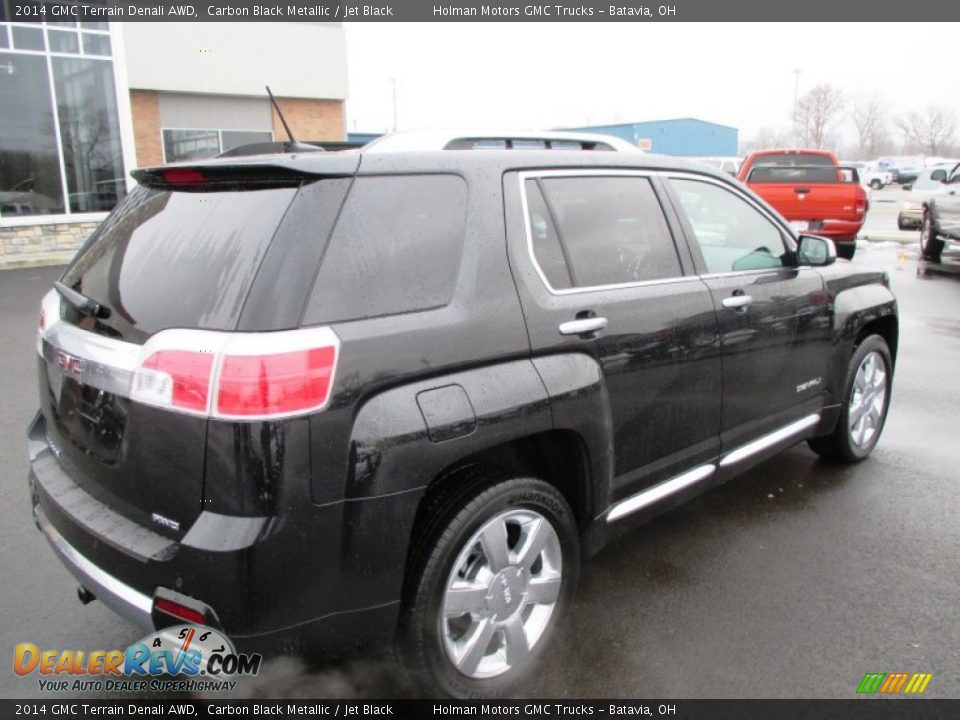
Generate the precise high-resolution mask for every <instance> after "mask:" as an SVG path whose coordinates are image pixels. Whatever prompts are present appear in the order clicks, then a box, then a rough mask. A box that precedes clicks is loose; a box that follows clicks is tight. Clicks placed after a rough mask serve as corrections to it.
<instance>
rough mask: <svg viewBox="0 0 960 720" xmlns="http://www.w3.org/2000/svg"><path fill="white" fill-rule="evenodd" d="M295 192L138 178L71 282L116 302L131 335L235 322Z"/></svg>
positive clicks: (123, 331) (118, 320) (118, 318)
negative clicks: (168, 184)
mask: <svg viewBox="0 0 960 720" xmlns="http://www.w3.org/2000/svg"><path fill="white" fill-rule="evenodd" d="M295 193H296V189H295V188H278V189H269V190H248V191H243V192H236V191H231V192H163V191H157V190H149V189H147V188H144V187H142V186H140V187H137V188H136V189H135V190H134V191H133V192H131V193H130V196H129V197H128V198H127V199H126V200H125V201H124V202H123V204H122V205H121V206H120V207H118V208H117V210H116V212H115V213H114V214H113V215H111V216H110V218H109V219H108V220H107V221H106V222H104V223H103V224H102V225H101V226H100V228H99V229H98V230H97V233H96V235H95V236H94V237H93V238H92V239H91V242H90V243H89V244H88V245H87V246H86V247H85V248H84V250H83V251H82V252H81V254H80V255H79V256H78V257H77V259H76V260H75V261H74V263H73V264H72V265H71V266H70V267H69V268H68V269H67V272H66V273H65V274H64V278H63V282H64V283H65V284H66V285H68V286H69V287H72V288H74V289H75V290H77V291H78V292H82V293H83V294H84V295H87V296H88V297H90V298H92V299H93V300H95V301H96V302H98V303H100V304H101V305H105V306H106V307H108V308H110V309H111V311H112V312H111V313H110V317H109V318H108V319H107V320H104V321H102V324H104V325H107V326H108V327H110V328H111V330H112V331H113V332H115V333H118V334H120V336H121V337H125V338H128V339H134V340H136V339H140V338H143V337H145V336H146V335H149V334H152V333H154V332H157V331H158V330H162V329H164V328H170V327H200V328H207V329H212V330H233V329H234V328H235V327H236V324H237V320H238V319H239V317H240V312H241V310H242V308H243V302H244V300H245V299H246V296H247V291H248V290H249V289H250V285H251V283H252V282H253V278H254V276H255V275H256V272H257V269H258V268H259V267H260V261H261V260H262V259H263V255H264V253H265V252H266V250H267V247H268V246H269V244H270V241H271V240H272V238H273V235H274V233H275V232H276V229H277V225H278V224H279V223H280V220H281V218H282V217H283V214H284V212H285V211H286V209H287V206H288V205H289V204H290V201H291V199H292V198H293V196H294V194H295Z"/></svg>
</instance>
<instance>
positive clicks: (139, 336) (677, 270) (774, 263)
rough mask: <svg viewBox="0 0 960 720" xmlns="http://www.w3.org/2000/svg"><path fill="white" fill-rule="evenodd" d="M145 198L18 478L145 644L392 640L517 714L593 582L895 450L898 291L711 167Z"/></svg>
mask: <svg viewBox="0 0 960 720" xmlns="http://www.w3.org/2000/svg"><path fill="white" fill-rule="evenodd" d="M414 140H415V142H414ZM417 148H419V149H417ZM430 148H432V149H430ZM497 148H499V149H497ZM520 148H524V151H522V152H521V151H520ZM134 175H135V177H136V178H137V180H138V181H139V183H140V185H139V186H138V187H137V188H136V189H135V190H134V191H133V192H132V193H131V194H130V195H129V196H128V197H127V198H126V200H124V201H123V202H122V203H121V205H120V206H119V207H118V208H117V209H116V210H115V211H114V212H113V213H112V214H111V215H110V216H109V218H108V219H107V220H106V221H105V222H104V223H103V224H102V225H101V227H100V228H99V229H98V230H97V232H96V233H95V234H94V236H93V237H91V238H90V240H89V242H87V244H86V245H85V246H84V247H83V249H82V250H81V252H80V253H79V255H78V256H77V258H76V259H75V260H74V262H73V263H72V264H71V265H70V267H69V268H68V269H67V270H66V272H65V273H64V275H63V277H62V279H61V281H60V282H59V283H58V284H57V287H56V289H55V290H52V291H51V292H50V293H49V294H48V295H47V296H46V297H45V298H44V300H43V305H42V313H41V315H40V328H39V332H38V335H37V353H38V355H39V362H38V371H39V381H40V404H41V410H40V413H39V414H38V415H37V417H36V419H35V420H34V421H33V423H32V426H31V428H30V431H29V454H30V467H31V470H30V489H31V493H32V497H33V507H34V513H35V515H36V520H37V524H38V525H39V527H40V529H41V530H42V531H43V533H44V535H45V536H46V538H47V539H48V540H49V541H50V543H51V545H52V546H53V548H54V550H55V551H56V553H57V554H58V555H59V556H60V559H61V560H62V561H63V563H64V564H65V565H66V566H67V567H68V568H69V569H70V571H71V572H72V573H73V574H74V575H75V576H76V578H77V579H78V581H79V583H80V584H81V586H82V589H81V597H82V598H83V599H89V598H90V597H91V594H92V595H94V596H96V597H97V598H99V599H100V600H101V601H103V602H104V603H105V604H107V605H108V606H110V607H111V608H113V609H114V610H116V611H117V612H118V613H120V614H122V615H124V616H126V617H127V618H129V619H130V620H132V621H133V622H135V623H136V624H138V625H140V626H142V627H144V628H160V627H164V626H169V625H173V624H179V623H183V622H184V621H186V622H193V623H202V624H206V625H209V626H212V627H216V628H219V629H222V630H223V631H225V632H226V633H227V634H229V635H230V636H231V637H232V638H233V639H234V640H235V641H236V642H237V644H238V646H239V647H240V648H241V649H244V648H246V649H255V650H259V651H270V652H273V651H278V652H284V651H291V652H296V651H301V650H302V651H307V650H312V651H317V650H319V652H321V653H325V654H339V653H342V652H345V651H346V650H349V649H352V648H354V647H356V646H365V645H369V644H371V643H377V642H382V641H383V640H384V639H389V640H391V641H393V640H394V639H396V640H397V647H398V648H399V651H400V652H401V653H402V654H403V656H404V662H405V665H406V666H407V667H409V668H411V669H412V670H413V671H414V673H416V675H417V676H418V677H420V678H422V679H424V680H425V681H426V682H427V683H430V684H431V686H432V687H433V688H434V689H435V690H438V691H440V692H445V693H449V694H453V695H478V694H496V693H497V692H498V691H501V690H502V689H503V688H504V687H505V686H507V685H509V684H510V683H512V682H514V681H516V680H517V679H519V678H520V677H522V676H523V674H524V673H525V672H526V671H527V670H529V669H530V668H531V667H532V666H533V665H534V663H535V662H536V660H537V658H538V657H539V656H541V655H542V654H543V652H544V649H545V647H546V646H547V643H548V640H549V638H550V635H551V634H552V632H553V631H554V630H555V628H556V627H557V625H558V623H560V622H561V621H562V620H561V618H562V617H563V615H564V612H565V611H566V610H567V607H568V606H569V604H570V602H571V598H572V597H573V594H574V590H575V587H576V583H577V576H578V567H579V564H580V561H581V558H583V557H588V556H590V555H592V554H594V553H596V552H597V551H598V550H599V549H600V548H601V547H602V546H603V545H604V544H605V543H606V542H607V541H609V540H610V539H611V538H613V537H614V536H615V535H617V534H618V533H619V532H622V531H623V530H624V529H625V528H629V527H630V526H632V525H634V524H636V523H639V522H642V521H644V520H647V519H649V518H651V517H652V516H654V515H656V514H658V513H661V512H663V511H665V510H667V509H669V508H671V507H673V506H675V505H677V504H679V503H681V502H683V501H685V500H687V499H689V498H691V497H692V496H694V495H696V494H698V493H701V492H703V491H704V490H707V489H708V488H711V487H713V486H715V485H717V484H719V483H722V482H725V481H726V480H729V479H730V478H732V477H734V476H735V475H737V474H738V473H740V472H742V471H743V470H744V469H746V468H749V467H751V466H752V465H755V464H756V463H758V462H760V461H762V460H764V459H766V458H769V457H771V456H772V455H774V454H776V453H778V452H780V451H782V450H783V449H785V448H787V447H790V446H792V445H794V444H795V443H798V442H800V441H804V440H806V441H808V442H809V444H810V447H812V448H813V450H815V451H816V452H817V453H819V454H821V455H824V456H828V457H831V458H836V459H838V460H841V461H848V462H853V461H858V460H862V459H863V458H865V457H866V456H867V455H868V454H869V453H870V451H871V450H872V449H873V447H874V445H875V444H876V442H877V439H878V437H879V435H880V432H881V429H882V427H883V423H884V419H885V416H886V413H887V407H888V403H889V399H890V391H891V380H892V375H893V367H894V357H895V353H896V347H897V332H898V328H897V325H898V321H897V307H896V300H895V299H894V297H893V295H892V294H891V292H890V289H889V284H888V278H887V276H886V275H885V273H883V272H882V271H878V270H873V269H869V268H866V267H861V266H857V265H852V264H850V263H848V262H844V261H840V262H834V261H835V258H836V256H835V253H834V249H833V245H832V243H831V242H830V241H829V240H824V239H822V238H817V237H813V236H803V237H800V238H799V241H798V239H797V238H796V237H795V236H794V235H793V233H792V231H791V229H790V226H789V225H788V224H787V223H786V222H785V221H784V220H783V219H782V218H781V217H780V216H779V215H778V214H777V213H776V212H775V211H774V210H772V209H771V208H770V207H769V206H768V205H766V204H765V203H764V202H763V201H762V200H760V199H758V198H757V197H756V196H755V195H754V194H752V193H751V192H750V191H749V190H747V189H746V188H744V187H743V186H742V185H740V184H738V183H737V182H736V181H735V180H733V179H732V178H730V177H729V176H728V175H727V174H725V173H721V172H719V171H716V172H715V171H712V170H710V169H709V168H707V167H706V166H704V165H701V164H697V163H688V162H685V161H683V160H680V159H677V158H666V157H655V156H652V155H645V154H643V153H640V152H638V151H634V152H625V151H622V148H621V147H620V146H619V145H618V144H617V143H613V142H611V143H607V142H604V141H596V140H594V139H590V138H588V139H586V140H584V139H582V138H581V139H578V136H560V137H558V136H552V135H546V136H544V137H542V138H541V139H537V138H531V137H522V138H509V137H452V136H451V137H439V136H438V137H435V138H433V140H430V136H429V135H423V136H417V137H414V138H413V139H412V140H411V138H410V137H405V136H404V135H403V134H400V135H397V136H393V137H387V138H385V139H383V140H382V141H380V142H378V143H375V144H373V145H371V146H368V147H367V148H365V149H363V150H361V151H359V152H343V153H333V152H328V153H323V152H316V153H305V152H298V153H295V154H276V155H268V156H259V157H231V158H222V159H215V160H210V161H205V162H201V163H194V164H185V165H176V166H167V167H159V168H151V169H145V170H138V171H136V172H135V173H134Z"/></svg>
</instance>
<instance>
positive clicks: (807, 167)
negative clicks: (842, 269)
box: [737, 150, 869, 260]
mask: <svg viewBox="0 0 960 720" xmlns="http://www.w3.org/2000/svg"><path fill="white" fill-rule="evenodd" d="M737 177H738V179H739V180H740V181H741V182H743V183H746V184H747V185H748V186H749V187H750V189H751V190H753V191H754V192H755V193H757V195H759V196H760V197H762V198H763V199H764V200H766V201H767V202H768V203H770V204H771V205H772V206H773V207H774V208H775V209H776V210H777V211H779V212H780V214H781V215H783V217H785V218H786V219H787V220H788V221H789V222H790V224H791V225H792V226H793V227H794V229H795V230H797V232H806V233H810V234H812V235H822V236H823V237H828V238H830V239H831V240H833V242H834V243H835V244H836V246H837V255H838V256H840V257H844V258H847V259H848V260H849V259H850V258H852V257H853V253H854V251H855V250H856V248H857V243H856V238H857V233H858V232H860V228H861V226H862V225H863V221H864V219H865V218H866V216H867V208H868V207H869V202H868V200H867V193H866V192H865V191H864V189H863V188H862V187H861V186H860V182H859V180H858V178H857V176H856V171H855V170H847V169H843V168H841V166H840V163H839V162H837V158H836V156H835V155H834V154H833V153H832V152H829V151H827V150H758V151H757V152H753V153H750V155H748V156H747V159H746V160H744V162H743V165H742V166H741V167H740V173H739V175H738V176H737Z"/></svg>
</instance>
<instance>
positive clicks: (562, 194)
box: [531, 177, 683, 287]
mask: <svg viewBox="0 0 960 720" xmlns="http://www.w3.org/2000/svg"><path fill="white" fill-rule="evenodd" d="M537 182H538V184H539V186H540V188H541V190H542V191H543V199H544V200H545V209H546V211H547V215H548V218H549V220H551V221H552V223H553V225H554V226H555V228H556V233H557V237H558V240H559V244H560V247H561V249H562V254H563V255H564V257H565V258H566V259H567V260H568V261H569V271H570V276H571V281H572V284H573V285H574V286H577V287H594V286H598V285H619V284H622V283H635V282H644V281H649V280H662V279H666V278H672V277H679V276H681V275H683V271H682V270H681V268H680V260H679V258H678V256H677V250H676V247H675V246H674V243H673V237H672V236H671V235H670V229H669V227H668V226H667V222H666V219H665V218H664V216H663V210H662V208H661V207H660V203H659V201H658V200H657V197H656V194H655V193H654V191H653V187H652V186H651V184H650V181H649V180H648V179H647V178H644V177H560V178H550V177H548V178H542V179H540V180H539V181H537ZM532 212H533V210H531V213H532ZM540 222H541V220H540V219H539V218H535V217H534V216H533V215H532V214H531V226H534V225H535V224H539V223H540ZM531 229H533V227H531ZM546 232H547V233H548V237H549V232H550V230H549V226H548V229H547V231H546ZM547 240H548V238H547ZM547 240H544V241H543V242H542V243H541V245H540V246H541V248H543V247H545V246H546V244H547ZM535 252H536V245H535ZM537 260H538V263H539V261H540V256H539V255H538V257H537ZM544 263H546V264H556V255H555V254H553V256H552V259H551V255H550V254H549V251H548V255H547V256H545V257H544ZM544 272H545V273H546V271H544ZM552 272H554V274H556V273H557V271H556V270H554V271H552ZM548 277H550V276H549V275H548Z"/></svg>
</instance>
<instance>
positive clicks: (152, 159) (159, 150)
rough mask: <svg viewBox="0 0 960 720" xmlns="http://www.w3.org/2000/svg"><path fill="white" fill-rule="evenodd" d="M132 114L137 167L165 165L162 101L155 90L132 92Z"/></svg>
mask: <svg viewBox="0 0 960 720" xmlns="http://www.w3.org/2000/svg"><path fill="white" fill-rule="evenodd" d="M130 113H131V115H132V116H133V143H134V147H135V148H136V152H137V166H138V167H145V166H148V165H161V164H163V145H162V142H163V140H162V138H161V136H160V131H161V128H160V101H159V99H158V98H157V93H156V92H154V91H153V90H131V91H130Z"/></svg>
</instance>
